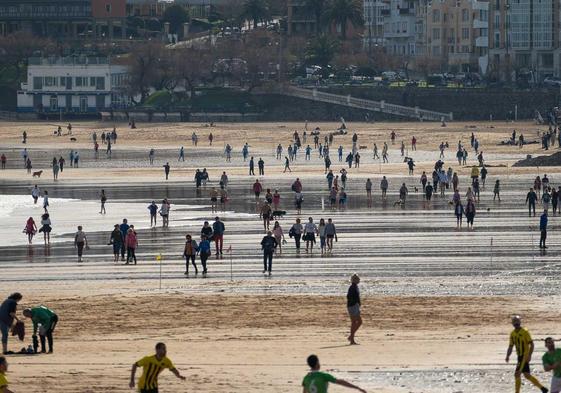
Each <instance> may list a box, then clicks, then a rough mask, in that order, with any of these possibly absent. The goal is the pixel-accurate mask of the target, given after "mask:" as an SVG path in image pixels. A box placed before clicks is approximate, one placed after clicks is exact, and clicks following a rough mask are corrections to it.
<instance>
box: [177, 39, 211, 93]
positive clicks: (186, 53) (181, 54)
mask: <svg viewBox="0 0 561 393" xmlns="http://www.w3.org/2000/svg"><path fill="white" fill-rule="evenodd" d="M175 51H176V52H175V57H174V63H175V67H174V69H175V70H176V77H177V79H178V80H181V81H183V83H184V84H185V88H186V89H187V90H189V92H190V94H191V97H194V96H195V89H196V88H197V85H199V84H200V83H203V82H205V81H206V80H208V79H210V78H211V76H212V65H213V63H214V60H213V58H212V56H211V54H210V52H209V51H208V50H207V49H199V48H193V47H191V48H184V49H176V50H175Z"/></svg>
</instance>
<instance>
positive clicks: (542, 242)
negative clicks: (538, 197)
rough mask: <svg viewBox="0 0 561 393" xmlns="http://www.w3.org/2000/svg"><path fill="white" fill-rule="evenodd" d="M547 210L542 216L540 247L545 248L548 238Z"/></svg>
mask: <svg viewBox="0 0 561 393" xmlns="http://www.w3.org/2000/svg"><path fill="white" fill-rule="evenodd" d="M547 222H548V218H547V210H544V211H543V213H542V215H541V216H540V248H541V249H545V248H547V246H546V245H545V240H546V239H547Z"/></svg>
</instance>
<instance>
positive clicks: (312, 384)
mask: <svg viewBox="0 0 561 393" xmlns="http://www.w3.org/2000/svg"><path fill="white" fill-rule="evenodd" d="M308 366H310V369H311V370H310V372H309V373H308V375H306V376H305V377H304V380H303V381H302V386H303V387H304V393H327V386H328V385H329V383H330V382H331V383H334V384H336V385H341V386H345V387H347V388H351V389H356V390H358V391H359V392H362V393H366V390H364V389H361V388H359V387H358V386H355V385H353V384H352V383H350V382H347V381H345V380H342V379H337V378H335V377H334V376H333V375H331V374H328V373H322V372H321V371H319V368H320V364H319V359H318V357H317V356H316V355H310V356H308Z"/></svg>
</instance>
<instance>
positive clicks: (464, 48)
mask: <svg viewBox="0 0 561 393" xmlns="http://www.w3.org/2000/svg"><path fill="white" fill-rule="evenodd" d="M462 52H463V53H469V46H468V45H462Z"/></svg>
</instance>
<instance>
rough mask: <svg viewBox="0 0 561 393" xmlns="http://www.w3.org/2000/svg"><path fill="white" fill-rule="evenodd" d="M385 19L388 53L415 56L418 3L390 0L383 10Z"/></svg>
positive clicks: (405, 0)
mask: <svg viewBox="0 0 561 393" xmlns="http://www.w3.org/2000/svg"><path fill="white" fill-rule="evenodd" d="M382 15H383V17H384V47H385V49H386V51H387V52H388V53H391V54H393V55H400V56H415V55H416V54H417V51H416V36H415V24H416V2H415V1H408V0H390V1H389V2H388V8H387V9H384V10H382Z"/></svg>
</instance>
